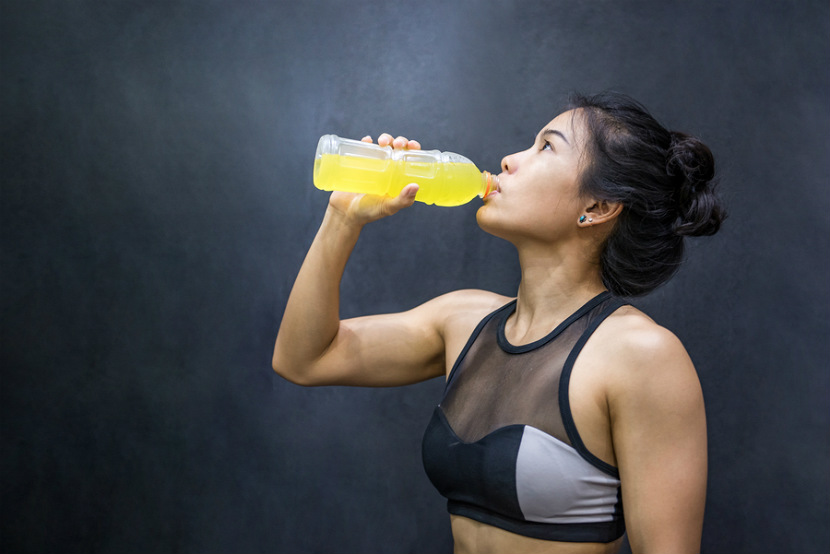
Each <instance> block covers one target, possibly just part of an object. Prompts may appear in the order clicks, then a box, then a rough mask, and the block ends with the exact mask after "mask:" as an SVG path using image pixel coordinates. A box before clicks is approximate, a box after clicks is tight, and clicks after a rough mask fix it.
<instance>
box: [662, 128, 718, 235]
mask: <svg viewBox="0 0 830 554" xmlns="http://www.w3.org/2000/svg"><path fill="white" fill-rule="evenodd" d="M666 171H667V172H668V174H669V176H670V177H672V178H674V179H675V180H676V181H675V182H676V183H677V189H676V193H675V194H676V198H677V210H678V214H679V217H678V219H677V221H676V223H675V224H674V232H675V233H677V234H678V235H682V236H702V235H714V234H715V233H717V232H718V229H720V225H721V222H722V221H723V220H724V219H725V217H726V214H725V213H724V210H723V208H722V206H721V204H720V200H719V199H718V197H717V195H716V193H715V186H716V184H717V181H716V179H715V158H714V156H712V151H711V150H709V147H708V146H706V145H705V144H703V143H702V142H701V141H699V140H698V139H696V138H695V137H692V136H689V135H687V134H685V133H678V132H675V131H672V132H671V146H670V147H669V151H668V161H667V163H666Z"/></svg>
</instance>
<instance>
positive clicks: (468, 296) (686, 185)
mask: <svg viewBox="0 0 830 554" xmlns="http://www.w3.org/2000/svg"><path fill="white" fill-rule="evenodd" d="M364 140H371V139H368V137H367V139H364ZM378 143H379V144H381V145H388V144H392V145H393V146H394V147H395V148H419V147H420V146H419V145H418V143H417V142H415V141H408V140H407V139H405V138H403V137H398V138H397V139H394V140H392V137H391V136H389V135H382V136H381V137H380V138H379V139H378ZM713 176H714V161H713V158H712V155H711V153H710V151H709V149H708V148H707V147H706V146H705V145H703V144H702V143H701V142H699V141H698V140H697V139H694V138H692V137H689V136H687V135H684V134H681V133H673V132H669V131H667V130H666V129H664V128H663V127H662V126H660V125H659V124H658V123H657V122H656V121H655V120H654V119H653V118H652V117H651V116H650V115H649V114H648V113H647V112H646V110H645V109H644V108H642V106H640V105H639V104H637V103H636V102H634V101H633V100H631V99H629V98H627V97H625V96H622V95H618V94H605V95H600V96H596V97H579V98H577V99H576V100H575V101H574V102H573V105H572V106H571V108H570V109H569V110H568V111H566V112H564V113H562V114H560V115H559V116H558V117H556V118H555V119H554V120H553V121H551V122H550V123H549V124H548V125H546V126H545V127H544V128H543V129H542V130H541V131H540V132H539V134H538V135H537V136H536V140H535V142H534V144H533V145H532V146H531V147H530V148H528V149H527V150H525V151H523V152H518V153H515V154H512V155H510V156H507V157H505V158H504V159H503V160H502V172H501V174H500V175H499V186H498V189H497V190H496V191H495V192H493V193H491V194H490V195H488V196H487V198H486V199H485V200H484V205H483V206H482V207H481V208H480V209H479V211H478V213H477V220H478V223H479V225H480V226H481V228H482V229H484V230H485V231H487V232H489V233H492V234H493V235H496V236H499V237H502V238H504V239H506V240H508V241H510V242H511V243H512V244H513V245H515V247H516V248H517V250H518V253H519V261H520V264H521V269H522V278H521V283H520V285H519V290H518V292H517V295H516V297H515V299H511V298H508V297H504V296H501V295H498V294H494V293H490V292H486V291H480V290H462V291H457V292H452V293H449V294H446V295H443V296H440V297H438V298H435V299H433V300H431V301H429V302H426V303H425V304H423V305H421V306H418V307H416V308H414V309H412V310H410V311H407V312H403V313H398V314H386V315H374V316H368V317H359V318H355V319H349V320H344V321H341V320H340V319H339V315H338V309H339V283H340V278H341V276H342V274H343V270H344V267H345V265H346V261H347V259H348V257H349V255H350V253H351V251H352V249H353V247H354V245H355V243H356V241H357V238H358V235H359V234H360V230H361V228H362V227H363V226H364V225H365V224H367V223H369V222H371V221H373V220H376V219H379V218H381V217H385V216H388V215H392V214H394V213H395V212H397V211H399V210H401V209H403V208H405V207H407V206H409V205H411V204H412V203H413V201H414V196H415V193H416V192H417V185H409V186H407V187H405V188H404V189H403V191H402V192H401V193H400V195H398V196H397V197H395V198H391V197H389V198H385V197H376V196H362V195H354V194H348V193H339V192H335V193H333V194H332V195H331V198H330V201H329V206H328V209H327V211H326V215H325V217H324V220H323V223H322V225H321V227H320V230H319V232H318V234H317V236H316V238H315V240H314V242H313V244H312V246H311V248H310V250H309V253H308V256H307V258H306V260H305V262H304V264H303V266H302V268H301V270H300V273H299V276H298V277H297V281H296V283H295V285H294V288H293V290H292V292H291V295H290V298H289V300H288V304H287V307H286V311H285V316H284V318H283V320H282V324H281V327H280V330H279V334H278V336H277V340H276V346H275V350H274V358H273V366H274V370H275V371H277V372H278V373H279V374H280V375H282V376H283V377H285V378H286V379H288V380H290V381H292V382H294V383H298V384H301V385H361V386H393V385H403V384H408V383H415V382H418V381H423V380H425V379H430V378H432V377H437V376H439V375H441V376H444V377H445V378H446V379H447V386H446V390H445V395H444V397H443V399H442V400H441V403H440V405H439V406H438V407H437V408H436V410H435V413H434V415H433V418H432V421H431V422H430V424H429V426H428V428H427V431H426V434H425V437H424V443H423V456H424V465H425V468H426V470H427V473H428V475H429V477H430V479H431V480H432V482H433V484H435V485H436V487H437V488H438V490H439V491H440V492H441V493H442V494H443V495H445V496H446V497H447V498H448V509H449V512H450V517H451V525H452V531H453V537H454V541H455V551H456V553H458V554H462V553H473V552H478V553H483V552H493V553H503V552H513V553H522V552H550V553H554V552H555V553H571V552H573V553H592V554H594V553H605V552H616V551H617V550H618V548H619V545H620V542H621V540H622V539H621V537H622V534H623V533H624V532H625V530H627V532H628V534H629V542H630V545H631V547H632V549H633V551H634V552H638V553H639V552H659V553H661V554H667V553H672V552H682V553H689V552H696V551H698V550H699V548H700V535H701V527H702V522H703V508H704V500H705V489H706V461H707V454H706V423H705V414H704V406H703V398H702V394H701V388H700V384H699V381H698V378H697V374H696V372H695V369H694V366H693V365H692V362H691V360H690V359H689V356H688V354H687V353H686V351H685V349H684V348H683V345H682V344H681V343H680V341H679V340H678V339H677V338H676V337H675V336H674V335H673V334H672V333H671V332H669V331H668V330H666V329H664V328H663V327H661V326H659V325H658V324H657V323H655V322H654V321H652V320H651V319H650V318H648V316H646V315H645V314H643V313H642V312H640V311H639V310H637V309H636V308H634V307H632V306H630V305H626V304H625V303H624V302H623V301H621V300H619V297H622V296H634V295H640V294H645V293H648V292H649V291H651V290H653V289H654V288H656V287H657V286H659V285H660V284H662V283H663V282H665V281H666V280H667V279H668V278H669V277H670V276H671V275H672V274H673V273H674V271H675V270H676V269H677V267H678V264H679V263H680V260H681V258H682V253H683V237H684V236H686V235H709V234H713V233H715V232H716V231H717V230H718V228H719V226H720V223H721V221H722V219H723V217H724V212H723V210H722V209H721V207H720V204H719V202H718V200H717V197H716V196H715V193H714V182H713ZM623 506H624V509H623Z"/></svg>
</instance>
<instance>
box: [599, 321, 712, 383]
mask: <svg viewBox="0 0 830 554" xmlns="http://www.w3.org/2000/svg"><path fill="white" fill-rule="evenodd" d="M596 335H597V337H596V338H597V343H598V344H601V345H602V350H603V357H605V358H606V359H608V360H614V362H615V363H614V364H613V366H614V368H613V370H611V371H609V385H610V386H612V388H614V389H616V390H617V392H620V393H636V394H637V395H638V396H639V395H640V394H648V393H649V392H651V393H656V394H662V393H661V392H660V391H663V392H666V393H668V392H669V391H672V390H674V391H675V393H680V394H682V391H683V390H689V389H690V388H691V389H698V387H699V380H698V377H697V372H696V370H695V368H694V365H693V363H692V360H691V358H690V357H689V354H688V353H687V352H686V348H685V347H684V346H683V343H682V342H681V341H680V339H679V338H678V337H677V336H676V335H675V334H674V333H673V332H671V331H670V330H669V329H667V328H665V327H663V326H662V325H659V324H658V323H656V322H655V321H654V320H653V319H651V318H650V317H649V316H647V315H646V314H644V313H643V312H641V311H640V310H638V309H637V308H635V307H633V306H623V307H621V308H620V309H618V310H617V311H615V312H614V313H613V314H611V315H610V316H609V317H608V318H607V319H606V321H605V322H604V323H603V324H602V325H600V327H599V328H598V329H597V331H596Z"/></svg>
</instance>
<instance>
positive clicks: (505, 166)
mask: <svg viewBox="0 0 830 554" xmlns="http://www.w3.org/2000/svg"><path fill="white" fill-rule="evenodd" d="M501 170H502V171H503V172H505V173H513V172H514V171H516V154H510V155H509V156H505V157H503V158H502V159H501Z"/></svg>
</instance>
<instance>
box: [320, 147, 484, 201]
mask: <svg viewBox="0 0 830 554" xmlns="http://www.w3.org/2000/svg"><path fill="white" fill-rule="evenodd" d="M495 179H496V177H494V176H493V175H491V174H490V173H488V172H486V171H484V172H481V171H479V169H478V168H477V167H476V166H475V165H474V164H473V162H471V161H470V160H468V159H467V158H465V157H464V156H460V155H458V154H454V153H452V152H440V151H438V150H395V149H393V148H391V147H389V146H385V147H380V146H378V145H376V144H371V143H367V142H362V141H359V140H351V139H344V138H340V137H338V136H336V135H323V136H322V137H321V138H320V142H319V143H318V144H317V154H316V155H315V159H314V186H316V187H317V188H319V189H322V190H340V191H345V192H357V193H365V194H377V195H388V196H397V195H398V194H399V193H400V192H401V189H403V188H404V187H405V186H406V185H408V184H409V183H417V184H418V186H419V188H418V194H417V195H416V196H415V200H418V201H420V202H424V203H426V204H435V205H437V206H460V205H461V204H466V203H467V202H469V201H470V200H472V199H473V198H475V197H476V196H478V197H481V198H484V197H485V196H487V194H488V193H489V192H490V191H491V190H492V189H493V188H494V187H495V183H494V180H495Z"/></svg>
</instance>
